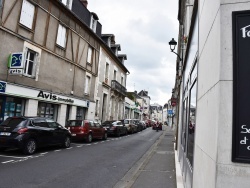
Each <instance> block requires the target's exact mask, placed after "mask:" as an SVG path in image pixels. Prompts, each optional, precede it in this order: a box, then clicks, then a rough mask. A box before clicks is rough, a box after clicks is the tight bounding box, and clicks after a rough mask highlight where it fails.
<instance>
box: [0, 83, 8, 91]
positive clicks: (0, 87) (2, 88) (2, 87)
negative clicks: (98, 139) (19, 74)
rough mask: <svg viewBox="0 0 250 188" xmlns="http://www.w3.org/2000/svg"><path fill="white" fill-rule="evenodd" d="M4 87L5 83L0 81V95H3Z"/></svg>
mask: <svg viewBox="0 0 250 188" xmlns="http://www.w3.org/2000/svg"><path fill="white" fill-rule="evenodd" d="M6 85H7V83H6V82H2V81H0V93H5V90H6Z"/></svg>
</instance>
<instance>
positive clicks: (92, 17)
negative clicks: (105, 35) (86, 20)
mask: <svg viewBox="0 0 250 188" xmlns="http://www.w3.org/2000/svg"><path fill="white" fill-rule="evenodd" d="M96 25H97V20H96V19H95V18H94V16H93V15H92V16H91V19H90V28H91V29H92V30H93V31H94V32H96Z"/></svg>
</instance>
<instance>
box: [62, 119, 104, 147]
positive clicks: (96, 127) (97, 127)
mask: <svg viewBox="0 0 250 188" xmlns="http://www.w3.org/2000/svg"><path fill="white" fill-rule="evenodd" d="M65 127H66V128H67V129H69V130H70V132H71V136H72V139H73V140H85V141H87V142H92V140H93V139H103V140H106V139H107V130H106V129H105V128H104V127H102V126H101V124H100V123H98V122H97V121H93V120H69V121H68V122H67V125H66V126H65Z"/></svg>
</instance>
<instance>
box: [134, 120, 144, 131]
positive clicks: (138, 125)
mask: <svg viewBox="0 0 250 188" xmlns="http://www.w3.org/2000/svg"><path fill="white" fill-rule="evenodd" d="M134 122H135V125H136V127H137V132H140V131H142V130H143V125H142V123H141V122H140V120H139V119H135V120H134Z"/></svg>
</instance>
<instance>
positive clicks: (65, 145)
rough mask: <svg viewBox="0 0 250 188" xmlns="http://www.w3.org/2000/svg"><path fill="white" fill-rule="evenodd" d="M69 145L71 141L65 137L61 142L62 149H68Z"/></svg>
mask: <svg viewBox="0 0 250 188" xmlns="http://www.w3.org/2000/svg"><path fill="white" fill-rule="evenodd" d="M70 145H71V140H70V137H69V136H66V137H65V139H64V142H63V147H64V148H69V147H70Z"/></svg>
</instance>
